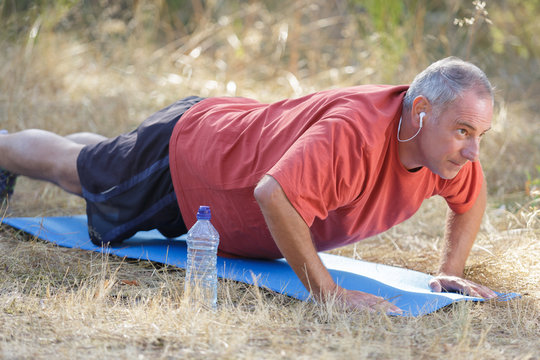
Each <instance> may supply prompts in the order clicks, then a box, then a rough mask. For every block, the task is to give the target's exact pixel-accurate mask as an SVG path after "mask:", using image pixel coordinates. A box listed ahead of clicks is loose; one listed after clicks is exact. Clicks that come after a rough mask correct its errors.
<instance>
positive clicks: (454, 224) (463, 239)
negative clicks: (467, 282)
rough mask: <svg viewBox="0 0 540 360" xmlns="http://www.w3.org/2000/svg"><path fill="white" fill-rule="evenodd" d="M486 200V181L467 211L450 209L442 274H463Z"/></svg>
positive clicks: (441, 267)
mask: <svg viewBox="0 0 540 360" xmlns="http://www.w3.org/2000/svg"><path fill="white" fill-rule="evenodd" d="M486 201H487V189H486V183H485V181H484V183H483V184H482V189H481V190H480V194H479V195H478V198H477V199H476V202H475V203H474V205H473V206H472V207H471V208H470V209H469V210H468V211H467V212H465V213H463V214H456V213H454V212H453V211H451V210H450V211H449V214H448V217H447V220H446V235H445V248H444V250H443V254H442V261H441V266H440V273H441V274H444V275H452V276H459V277H461V276H463V269H464V267H465V263H466V261H467V258H468V256H469V253H470V251H471V248H472V246H473V243H474V241H475V239H476V235H477V234H478V230H479V229H480V224H481V223H482V217H483V215H484V211H485V208H486Z"/></svg>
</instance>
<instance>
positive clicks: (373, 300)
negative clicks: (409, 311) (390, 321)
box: [342, 290, 403, 314]
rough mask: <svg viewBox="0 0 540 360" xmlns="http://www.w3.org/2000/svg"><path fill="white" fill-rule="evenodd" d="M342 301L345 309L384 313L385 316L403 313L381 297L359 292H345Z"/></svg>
mask: <svg viewBox="0 0 540 360" xmlns="http://www.w3.org/2000/svg"><path fill="white" fill-rule="evenodd" d="M342 301H343V302H344V304H345V305H346V306H347V307H349V308H353V309H359V310H367V311H370V312H375V311H379V312H380V311H384V312H385V313H387V314H402V313H403V310H401V309H400V308H399V307H397V306H396V305H394V304H392V303H390V302H389V301H387V300H385V299H383V298H382V297H379V296H375V295H371V294H367V293H364V292H361V291H353V290H347V291H346V292H344V296H343V298H342Z"/></svg>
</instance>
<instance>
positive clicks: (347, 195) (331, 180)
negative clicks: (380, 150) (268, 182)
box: [268, 119, 364, 226]
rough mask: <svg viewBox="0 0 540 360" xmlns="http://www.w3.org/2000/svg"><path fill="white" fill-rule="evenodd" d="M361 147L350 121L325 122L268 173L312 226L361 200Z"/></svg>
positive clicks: (313, 128)
mask: <svg viewBox="0 0 540 360" xmlns="http://www.w3.org/2000/svg"><path fill="white" fill-rule="evenodd" d="M360 143H361V139H360V138H359V136H358V134H357V133H356V131H355V128H354V127H353V126H352V125H351V124H349V123H348V122H347V121H346V120H341V119H325V120H321V121H319V122H317V124H315V125H313V126H312V127H311V128H309V129H308V130H307V131H306V132H305V133H304V134H303V135H302V136H301V137H299V138H298V140H297V141H295V142H294V143H293V145H292V146H291V147H290V148H289V149H288V150H287V151H286V152H285V154H284V155H283V156H282V158H281V159H280V160H279V161H278V162H277V163H276V164H275V165H274V166H273V167H272V168H271V169H270V170H269V171H268V175H270V176H272V177H273V178H274V179H276V180H277V181H278V183H279V184H280V185H281V187H282V188H283V190H284V192H285V195H286V196H287V198H288V199H289V201H290V202H291V204H292V205H293V207H294V208H295V209H296V210H297V211H298V213H299V214H300V216H302V218H303V219H304V221H305V222H306V223H307V224H308V226H311V225H312V224H313V221H314V220H315V218H316V217H318V218H320V219H325V218H326V217H327V216H328V212H329V211H332V210H334V209H337V208H338V207H341V206H343V205H346V204H348V203H350V202H351V201H352V200H354V199H355V198H356V197H357V196H358V194H359V183H360V182H361V179H362V176H361V174H362V173H363V171H362V168H363V167H364V164H362V162H361V159H362V151H363V150H362V147H361V144H360Z"/></svg>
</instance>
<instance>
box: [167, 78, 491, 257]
mask: <svg viewBox="0 0 540 360" xmlns="http://www.w3.org/2000/svg"><path fill="white" fill-rule="evenodd" d="M407 89H408V87H407V86H386V85H370V86H357V87H351V88H345V89H335V90H327V91H322V92H318V93H314V94H311V95H307V96H304V97H301V98H298V99H287V100H282V101H279V102H276V103H273V104H261V103H259V102H256V101H254V100H249V99H245V98H210V99H206V100H203V101H202V102H200V103H198V104H196V105H195V106H193V107H192V108H191V109H190V110H188V111H187V112H186V113H185V114H184V115H183V116H182V117H181V119H180V120H179V121H178V124H177V125H176V127H175V129H174V131H173V134H172V137H171V140H170V166H171V175H172V179H173V184H174V188H175V191H176V194H177V197H178V204H179V206H180V210H181V212H182V215H183V218H184V221H185V222H186V226H187V227H188V228H189V227H191V226H192V225H193V224H194V223H195V214H196V212H197V209H198V207H199V206H200V205H209V206H210V207H211V208H212V223H213V224H214V226H215V227H216V229H217V230H218V232H219V234H220V245H219V252H220V255H235V256H245V257H262V258H279V257H282V255H281V253H280V251H279V249H278V248H277V246H276V244H275V242H274V240H273V239H272V237H271V235H270V232H269V231H268V228H267V226H266V223H265V221H264V218H263V216H262V213H261V210H260V209H259V206H258V204H257V202H256V201H255V198H254V196H253V190H254V188H255V185H256V184H257V183H258V182H259V180H260V179H261V178H262V177H263V176H264V175H266V174H268V175H271V176H272V177H273V178H275V179H276V180H277V181H278V182H279V183H280V185H281V187H282V188H283V190H284V191H285V194H286V195H287V198H288V199H289V201H290V202H291V203H292V205H293V206H294V208H295V209H296V210H297V211H298V213H299V214H300V215H301V216H302V218H303V219H304V221H305V222H306V223H307V224H308V226H309V227H310V229H311V233H312V238H313V242H314V244H315V246H316V248H317V250H318V251H324V250H329V249H332V248H336V247H339V246H343V245H346V244H350V243H352V242H356V241H359V240H361V239H364V238H366V237H369V236H372V235H375V234H378V233H381V232H383V231H385V230H387V229H389V228H390V227H392V226H393V225H396V224H398V223H400V222H402V221H404V220H406V219H408V218H409V217H410V216H412V215H413V214H414V213H415V212H416V211H417V210H418V208H419V207H420V205H421V203H422V201H423V200H424V199H427V198H429V197H431V196H434V195H441V196H443V197H444V198H445V199H446V201H447V203H448V205H449V206H450V208H451V209H452V210H454V211H456V212H458V213H463V212H465V211H467V210H468V209H469V208H470V207H471V206H472V204H473V203H474V201H475V199H476V197H477V195H478V193H479V190H480V187H481V184H482V179H483V178H482V170H481V167H480V164H479V163H468V164H467V165H465V166H464V167H463V168H462V169H461V170H460V172H459V174H458V175H457V176H456V177H455V178H454V179H451V180H444V179H442V178H440V177H439V176H438V175H435V174H433V173H432V172H431V171H430V170H429V169H427V168H422V169H420V170H419V171H417V172H409V171H407V170H406V169H405V168H404V167H403V165H402V164H401V162H400V161H399V157H398V152H397V149H398V147H397V140H396V132H397V126H398V121H399V118H400V116H401V109H402V100H403V96H404V95H405V92H406V91H407Z"/></svg>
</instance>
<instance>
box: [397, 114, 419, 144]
mask: <svg viewBox="0 0 540 360" xmlns="http://www.w3.org/2000/svg"><path fill="white" fill-rule="evenodd" d="M401 119H402V117H400V118H399V125H398V128H397V141H399V142H407V141H411V140H412V139H414V138H415V137H416V135H418V134H419V133H420V130H422V127H419V128H418V131H417V132H416V134H414V135H413V136H411V137H410V138H408V139H406V140H401V139H400V138H399V132H400V131H401Z"/></svg>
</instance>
